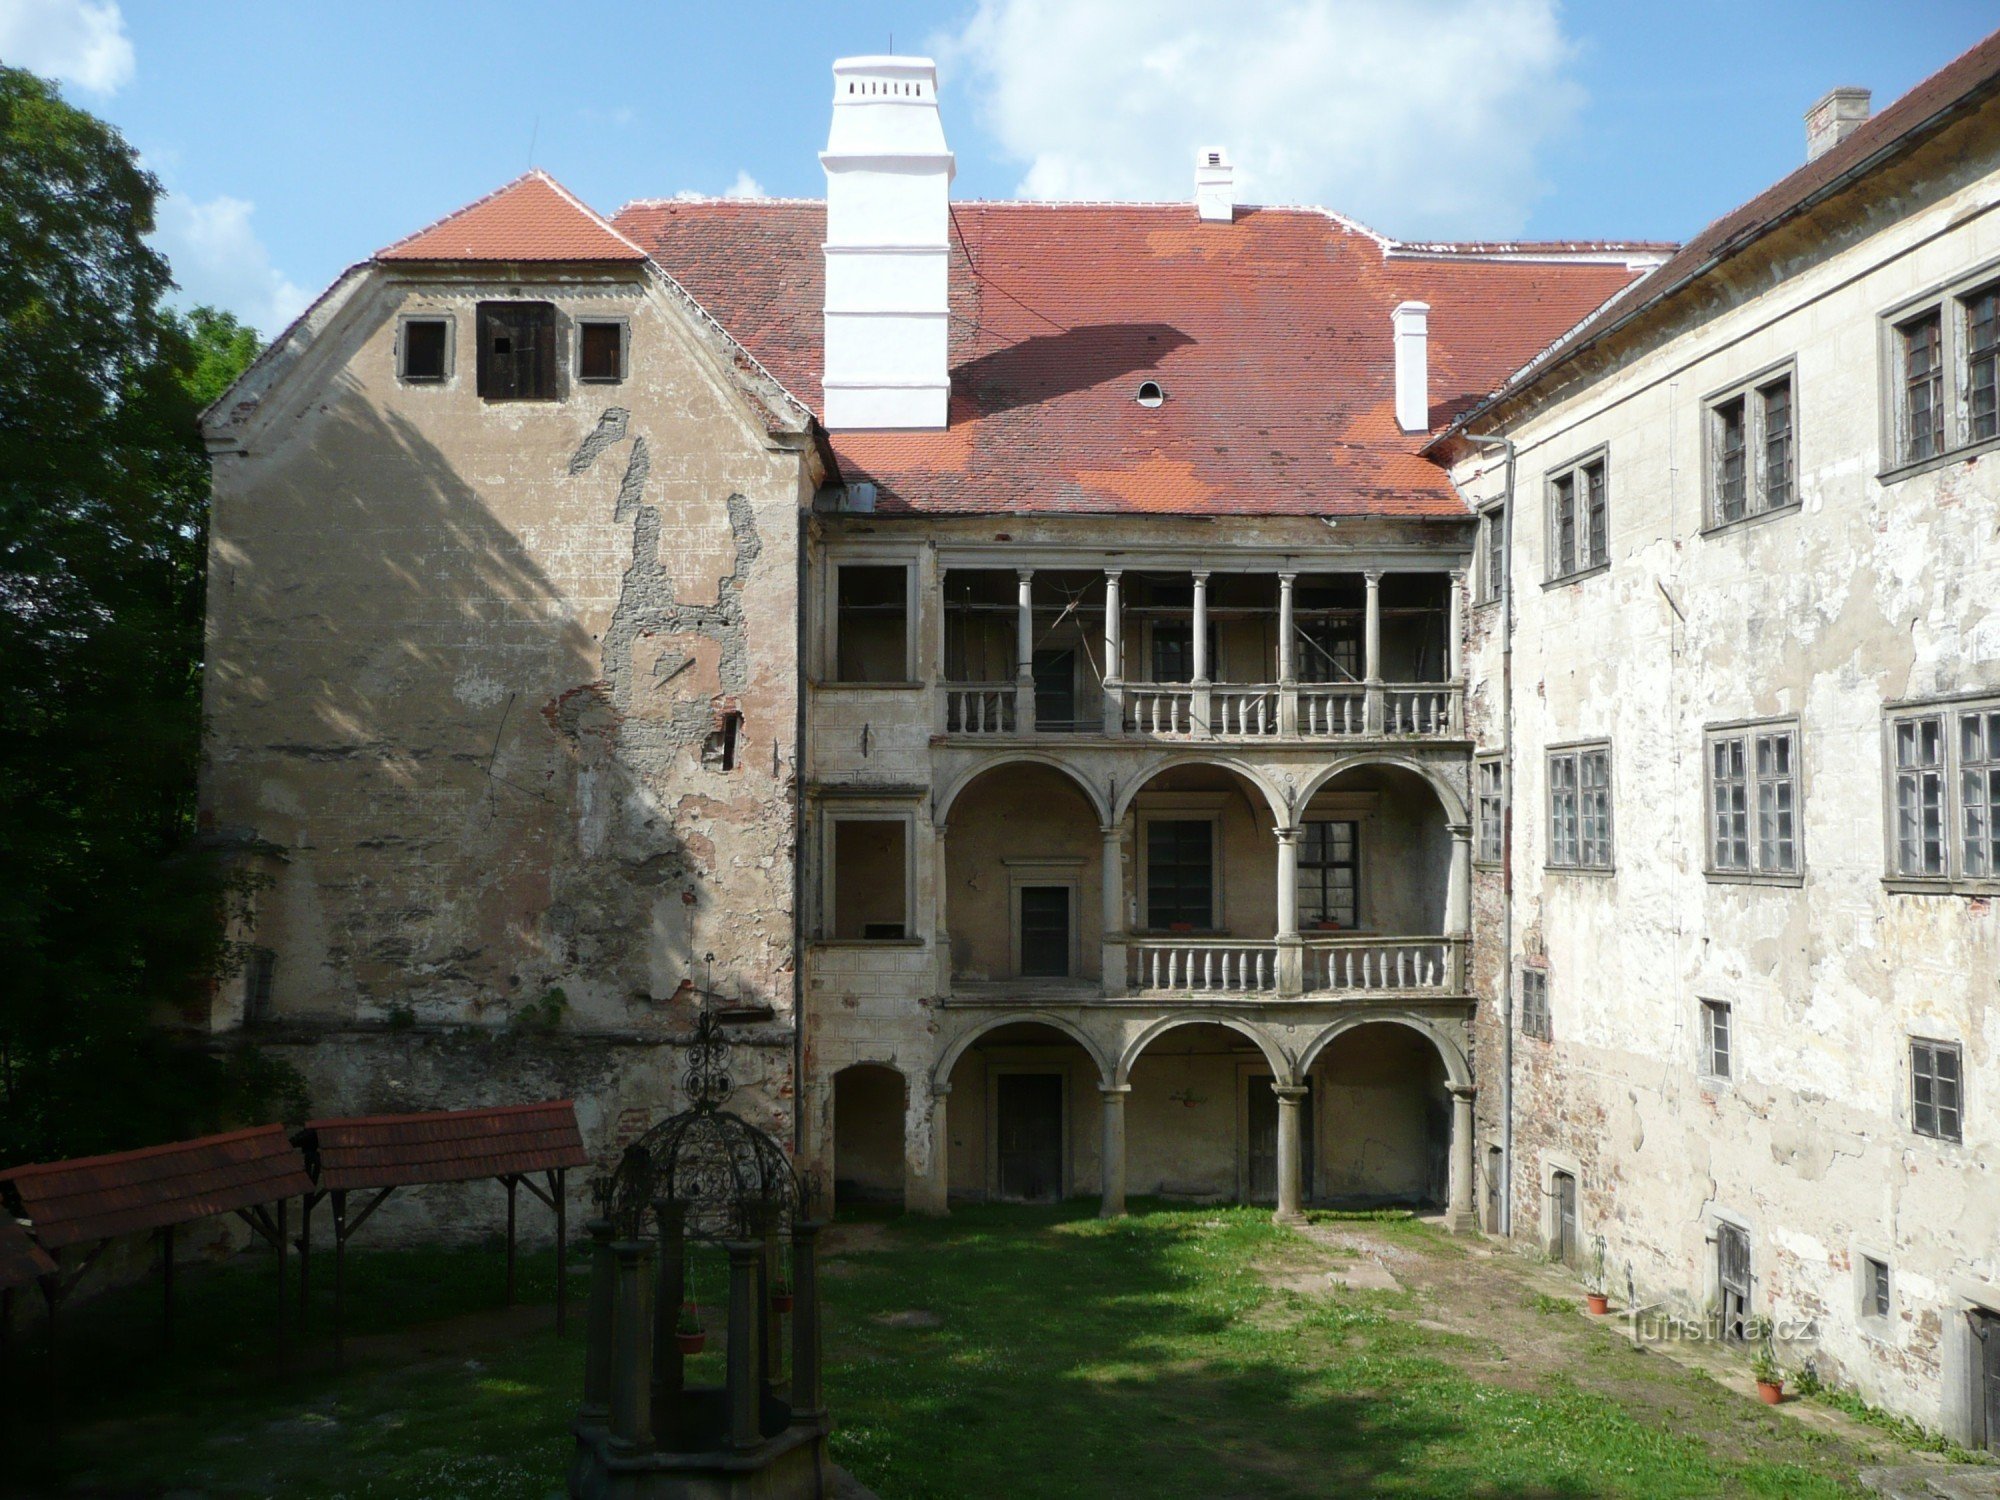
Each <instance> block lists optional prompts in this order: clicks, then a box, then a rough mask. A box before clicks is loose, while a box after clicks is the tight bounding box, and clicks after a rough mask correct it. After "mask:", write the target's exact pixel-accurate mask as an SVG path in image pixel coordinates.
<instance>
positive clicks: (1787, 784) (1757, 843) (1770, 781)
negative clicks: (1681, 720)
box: [1701, 719, 1806, 886]
mask: <svg viewBox="0 0 2000 1500" xmlns="http://www.w3.org/2000/svg"><path fill="white" fill-rule="evenodd" d="M1779 739H1782V740H1784V741H1786V742H1787V749H1786V754H1787V756H1788V757H1789V759H1790V762H1791V770H1790V772H1789V774H1786V775H1778V774H1776V773H1774V772H1766V771H1765V770H1764V768H1763V764H1762V760H1761V751H1762V748H1763V745H1764V742H1765V741H1767V740H1779ZM1803 743H1804V741H1803V739H1802V737H1801V735H1800V732H1799V722H1798V720H1796V719H1740V720H1736V721H1734V722H1731V723H1727V724H1710V725H1708V726H1706V727H1705V728H1704V729H1703V731H1702V755H1701V764H1702V773H1701V774H1702V872H1703V874H1704V875H1706V876H1707V878H1708V879H1709V880H1711V881H1713V882H1717V883H1721V884H1743V885H1780V886H1796V885H1802V884H1804V882H1805V870H1806V846H1805V765H1804V755H1803V753H1802V749H1801V747H1802V745H1803ZM1724 745H1735V746H1737V747H1739V748H1740V751H1741V754H1742V758H1743V818H1744V856H1745V862H1744V863H1743V864H1742V865H1740V866H1739V865H1733V864H1725V863H1723V862H1722V861H1721V860H1720V859H1718V858H1717V838H1716V832H1717V830H1716V820H1717V816H1718V812H1717V807H1716V765H1715V754H1716V750H1717V749H1718V747H1721V746H1724ZM1780 788H1789V789H1790V794H1791V809H1790V811H1791V846H1792V862H1791V864H1790V865H1778V864H1775V863H1772V864H1766V863H1765V859H1764V840H1763V836H1762V835H1763V817H1764V813H1765V793H1766V791H1767V789H1768V790H1769V791H1771V792H1772V794H1773V799H1774V800H1776V797H1777V792H1778V789H1780Z"/></svg>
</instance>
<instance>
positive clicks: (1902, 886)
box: [1882, 875, 2000, 897]
mask: <svg viewBox="0 0 2000 1500" xmlns="http://www.w3.org/2000/svg"><path fill="white" fill-rule="evenodd" d="M1882 889H1883V890H1885V891H1887V892H1889V893H1890V894H1891V895H1895V896H1972V897H1976V896H2000V880H1951V879H1948V878H1946V877H1944V876H1937V877H1935V878H1931V877H1926V876H1921V875H1886V876H1884V877H1883V879H1882Z"/></svg>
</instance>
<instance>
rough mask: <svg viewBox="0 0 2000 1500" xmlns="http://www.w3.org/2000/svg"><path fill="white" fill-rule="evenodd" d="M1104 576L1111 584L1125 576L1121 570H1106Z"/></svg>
mask: <svg viewBox="0 0 2000 1500" xmlns="http://www.w3.org/2000/svg"><path fill="white" fill-rule="evenodd" d="M1104 576H1105V577H1106V578H1109V579H1111V580H1112V581H1113V582H1116V581H1117V580H1118V579H1120V578H1123V577H1124V576H1125V570H1124V569H1123V568H1106V569H1105V570H1104Z"/></svg>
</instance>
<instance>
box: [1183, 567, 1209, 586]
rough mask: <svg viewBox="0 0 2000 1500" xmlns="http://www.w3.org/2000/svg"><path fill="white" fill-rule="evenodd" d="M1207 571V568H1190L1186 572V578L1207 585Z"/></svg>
mask: <svg viewBox="0 0 2000 1500" xmlns="http://www.w3.org/2000/svg"><path fill="white" fill-rule="evenodd" d="M1208 571H1209V570H1208V569H1207V568H1192V569H1190V570H1189V571H1188V577H1190V578H1192V579H1193V580H1194V581H1195V582H1196V583H1207V582H1208Z"/></svg>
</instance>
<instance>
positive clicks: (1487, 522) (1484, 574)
mask: <svg viewBox="0 0 2000 1500" xmlns="http://www.w3.org/2000/svg"><path fill="white" fill-rule="evenodd" d="M1506 569H1507V503H1506V502H1505V501H1504V500H1503V501H1500V502H1498V503H1496V504H1493V505H1489V506H1487V507H1486V509H1484V510H1482V511H1481V512H1480V513H1479V559H1478V564H1477V566H1476V567H1475V568H1474V569H1473V576H1474V578H1476V579H1477V580H1478V584H1479V588H1478V592H1477V595H1476V597H1475V598H1474V599H1473V603H1474V604H1475V605H1478V606H1481V607H1484V606H1485V605H1488V604H1498V603H1499V602H1500V601H1501V600H1502V599H1503V598H1505V597H1506V593H1507V578H1506Z"/></svg>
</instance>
